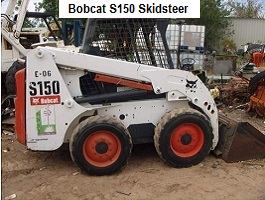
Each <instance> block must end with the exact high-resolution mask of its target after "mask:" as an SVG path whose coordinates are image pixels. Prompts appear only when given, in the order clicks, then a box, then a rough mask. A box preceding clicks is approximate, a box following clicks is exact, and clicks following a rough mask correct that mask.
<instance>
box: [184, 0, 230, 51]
mask: <svg viewBox="0 0 265 200" xmlns="http://www.w3.org/2000/svg"><path fill="white" fill-rule="evenodd" d="M200 11H201V17H200V18H198V19H185V21H186V23H187V24H194V25H204V26H205V27H206V29H205V48H206V49H208V50H214V49H216V48H218V46H219V43H220V41H221V39H223V37H224V36H225V35H226V34H227V28H228V27H229V25H230V24H229V21H228V20H227V18H225V17H226V16H228V15H229V14H230V12H229V10H228V9H227V8H226V5H225V4H224V3H223V1H222V0H201V8H200Z"/></svg>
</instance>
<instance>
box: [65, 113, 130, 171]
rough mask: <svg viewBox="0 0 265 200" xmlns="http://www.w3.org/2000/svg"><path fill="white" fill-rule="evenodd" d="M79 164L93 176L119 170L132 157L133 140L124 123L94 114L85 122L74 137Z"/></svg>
mask: <svg viewBox="0 0 265 200" xmlns="http://www.w3.org/2000/svg"><path fill="white" fill-rule="evenodd" d="M69 145H70V154H71V157H72V160H73V161H74V162H75V164H76V165H77V166H78V167H79V168H80V169H81V170H83V171H85V172H87V173H88V174H92V175H108V174H113V173H115V172H117V171H119V170H120V169H121V168H122V167H123V166H124V165H125V164H127V162H128V160H129V158H130V157H131V150H132V139H131V136H130V134H129V132H128V130H127V129H126V128H125V127H124V125H123V124H121V123H120V122H118V121H116V120H115V119H113V118H111V117H109V116H92V117H89V118H87V119H86V120H84V121H82V122H81V123H80V124H79V125H78V126H77V127H76V129H75V130H74V133H73V135H72V137H71V139H70V144H69Z"/></svg>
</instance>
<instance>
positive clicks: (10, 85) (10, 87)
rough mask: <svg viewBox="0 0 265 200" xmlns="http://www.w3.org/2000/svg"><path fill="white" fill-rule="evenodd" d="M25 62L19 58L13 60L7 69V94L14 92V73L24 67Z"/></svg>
mask: <svg viewBox="0 0 265 200" xmlns="http://www.w3.org/2000/svg"><path fill="white" fill-rule="evenodd" d="M25 66H26V65H25V62H21V61H19V60H17V61H15V62H14V63H13V64H12V66H11V67H10V68H9V69H8V71H7V74H6V80H5V86H6V93H7V95H13V94H16V79H15V74H16V73H17V72H18V71H19V70H21V69H23V68H25Z"/></svg>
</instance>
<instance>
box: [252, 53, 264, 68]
mask: <svg viewBox="0 0 265 200" xmlns="http://www.w3.org/2000/svg"><path fill="white" fill-rule="evenodd" d="M263 58H264V53H260V52H255V53H253V63H254V64H255V66H256V67H259V66H260V64H261V62H262V60H263Z"/></svg>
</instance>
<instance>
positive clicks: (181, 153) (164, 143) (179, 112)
mask: <svg viewBox="0 0 265 200" xmlns="http://www.w3.org/2000/svg"><path fill="white" fill-rule="evenodd" d="M212 139H213V134H212V128H211V126H210V122H209V121H208V119H207V118H206V117H205V116H204V115H203V114H201V113H200V112H198V111H197V110H194V109H191V108H187V109H175V110H172V111H171V112H169V113H167V114H166V115H165V116H164V117H163V118H162V119H161V120H160V122H159V123H158V125H157V127H156V129H155V136H154V143H155V147H156V150H157V152H158V154H159V156H160V157H161V158H162V159H163V160H164V161H165V162H166V163H168V164H169V165H171V166H173V167H190V166H192V165H196V164H198V163H200V162H201V161H202V160H203V159H204V158H205V157H206V156H207V155H208V153H209V152H210V149H211V146H212Z"/></svg>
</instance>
